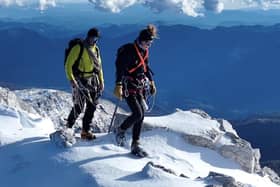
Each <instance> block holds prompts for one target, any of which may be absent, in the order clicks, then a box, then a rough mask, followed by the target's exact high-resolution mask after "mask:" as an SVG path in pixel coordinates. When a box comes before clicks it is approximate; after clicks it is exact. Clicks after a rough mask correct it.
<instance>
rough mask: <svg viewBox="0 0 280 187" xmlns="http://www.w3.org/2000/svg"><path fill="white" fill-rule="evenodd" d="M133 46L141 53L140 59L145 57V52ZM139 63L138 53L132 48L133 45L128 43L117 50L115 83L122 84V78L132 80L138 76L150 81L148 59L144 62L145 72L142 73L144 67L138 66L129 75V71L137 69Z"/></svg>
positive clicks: (150, 73)
mask: <svg viewBox="0 0 280 187" xmlns="http://www.w3.org/2000/svg"><path fill="white" fill-rule="evenodd" d="M135 44H136V46H137V48H138V50H139V52H140V53H141V55H142V57H144V56H145V54H146V50H143V49H142V48H140V47H139V46H138V45H137V42H136V41H135ZM139 63H141V60H140V58H139V56H138V53H137V51H136V49H135V47H134V43H128V44H125V45H123V46H121V47H120V48H119V49H118V53H117V59H116V83H117V82H122V79H123V77H124V76H130V77H132V78H135V79H136V78H137V77H138V76H139V75H141V74H142V75H143V74H144V75H145V76H146V77H147V78H148V79H149V80H150V81H152V72H151V70H150V67H149V63H148V58H147V59H146V60H145V64H146V68H147V71H146V72H145V71H144V66H140V67H139V68H137V69H136V70H135V71H134V72H132V73H129V70H131V69H133V68H135V67H137V65H139Z"/></svg>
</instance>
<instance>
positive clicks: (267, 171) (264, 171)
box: [259, 167, 280, 185]
mask: <svg viewBox="0 0 280 187" xmlns="http://www.w3.org/2000/svg"><path fill="white" fill-rule="evenodd" d="M259 174H260V175H261V176H266V175H267V176H268V177H269V178H270V180H271V181H272V182H274V183H275V184H278V185H280V177H279V176H278V174H277V173H276V172H275V171H273V170H272V169H270V168H269V167H264V168H263V169H262V170H261V171H260V172H259Z"/></svg>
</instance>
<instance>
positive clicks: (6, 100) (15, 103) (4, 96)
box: [0, 87, 36, 113]
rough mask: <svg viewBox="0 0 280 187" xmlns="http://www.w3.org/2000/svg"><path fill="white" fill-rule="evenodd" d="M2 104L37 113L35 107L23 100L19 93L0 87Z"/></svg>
mask: <svg viewBox="0 0 280 187" xmlns="http://www.w3.org/2000/svg"><path fill="white" fill-rule="evenodd" d="M0 105H5V106H8V107H11V108H16V109H19V110H24V111H27V112H29V113H36V111H35V110H34V108H32V107H31V106H29V105H28V104H27V103H25V102H23V101H22V100H21V99H20V98H18V97H17V95H16V94H15V93H14V92H13V91H10V90H9V89H7V88H3V87H0Z"/></svg>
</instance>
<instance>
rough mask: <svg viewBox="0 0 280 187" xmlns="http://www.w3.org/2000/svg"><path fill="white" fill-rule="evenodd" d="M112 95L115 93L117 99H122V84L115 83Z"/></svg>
mask: <svg viewBox="0 0 280 187" xmlns="http://www.w3.org/2000/svg"><path fill="white" fill-rule="evenodd" d="M114 95H115V96H116V97H117V98H118V99H119V100H122V95H123V91H122V85H121V84H117V85H116V86H115V89H114Z"/></svg>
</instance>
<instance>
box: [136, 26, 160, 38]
mask: <svg viewBox="0 0 280 187" xmlns="http://www.w3.org/2000/svg"><path fill="white" fill-rule="evenodd" d="M155 38H157V28H156V26H154V25H152V24H149V25H148V26H147V28H146V29H143V30H142V31H140V33H139V36H138V39H139V40H140V41H147V40H153V39H155Z"/></svg>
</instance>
